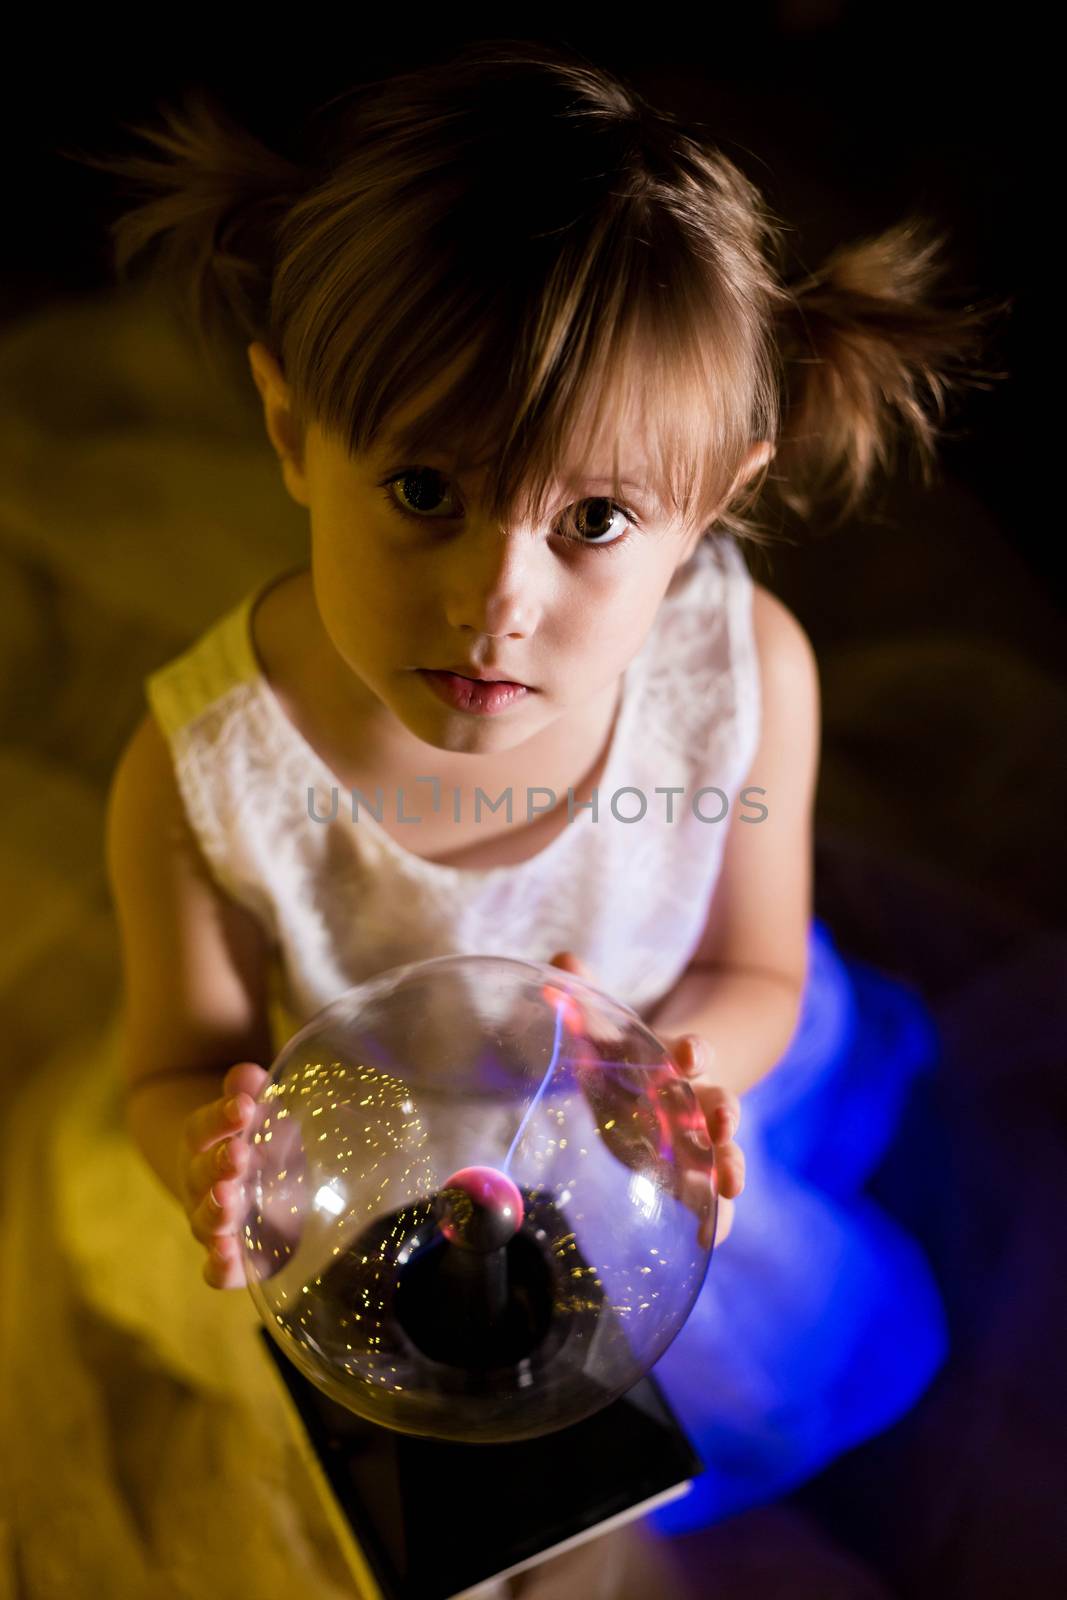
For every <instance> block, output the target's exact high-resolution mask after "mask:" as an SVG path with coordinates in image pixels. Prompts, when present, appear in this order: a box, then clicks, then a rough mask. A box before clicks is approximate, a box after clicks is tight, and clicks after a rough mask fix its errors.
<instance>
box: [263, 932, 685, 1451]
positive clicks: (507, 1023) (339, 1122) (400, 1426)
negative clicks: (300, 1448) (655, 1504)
mask: <svg viewBox="0 0 1067 1600" xmlns="http://www.w3.org/2000/svg"><path fill="white" fill-rule="evenodd" d="M249 1143H250V1145H251V1157H252V1159H251V1161H250V1163H249V1167H248V1171H247V1173H246V1175H245V1180H244V1199H245V1215H244V1222H243V1227H242V1242H243V1245H244V1252H243V1254H244V1261H245V1269H246V1275H247V1278H248V1283H249V1288H250V1290H251V1293H252V1296H253V1299H254V1300H255V1303H256V1307H257V1309H258V1311H259V1313H260V1315H261V1316H262V1318H263V1320H264V1323H265V1325H266V1327H267V1328H268V1329H269V1331H270V1333H271V1334H272V1336H273V1337H274V1339H275V1340H276V1342H277V1343H278V1345H279V1346H280V1347H281V1349H282V1350H283V1351H284V1352H285V1354H286V1355H287V1356H288V1357H289V1358H290V1360H292V1361H293V1362H294V1363H295V1365H296V1366H297V1367H298V1368H300V1370H301V1371H302V1372H303V1373H304V1374H305V1375H306V1376H307V1377H308V1378H310V1379H311V1381H312V1382H314V1383H316V1384H317V1385H318V1386H319V1388H320V1389H322V1390H324V1391H325V1392H326V1393H327V1394H329V1395H330V1396H331V1397H332V1398H333V1399H335V1400H337V1401H339V1402H340V1403H341V1404H342V1405H345V1406H347V1407H348V1408H349V1409H350V1410H351V1411H353V1412H355V1413H357V1414H358V1415H360V1416H362V1417H365V1418H367V1419H368V1420H370V1421H374V1422H378V1423H381V1424H382V1425H384V1426H386V1427H390V1428H393V1429H396V1430H398V1431H400V1432H405V1433H412V1434H422V1435H426V1436H430V1437H436V1438H442V1439H457V1440H467V1441H470V1442H479V1441H481V1442H489V1441H502V1440H507V1439H520V1438H529V1437H533V1436H535V1435H537V1434H542V1433H548V1432H551V1431H553V1430H554V1429H557V1428H562V1427H565V1426H567V1425H568V1424H570V1423H572V1422H576V1421H578V1420H580V1419H581V1418H582V1417H585V1416H588V1415H590V1414H591V1413H592V1412H594V1411H596V1410H598V1409H599V1408H600V1407H602V1406H605V1405H608V1404H609V1403H610V1402H611V1401H612V1400H614V1399H616V1398H617V1397H618V1396H619V1395H620V1394H622V1393H623V1392H624V1391H625V1390H626V1389H628V1388H629V1387H631V1385H632V1384H634V1383H635V1382H636V1381H637V1379H638V1378H639V1377H641V1375H642V1374H643V1373H644V1372H645V1371H647V1370H648V1368H649V1367H650V1366H652V1365H653V1364H654V1362H655V1361H656V1360H658V1358H659V1356H660V1355H661V1354H662V1353H663V1351H664V1350H665V1349H666V1347H667V1345H668V1344H669V1343H670V1341H671V1339H672V1338H673V1337H674V1335H675V1334H676V1333H677V1332H678V1330H679V1329H680V1328H681V1326H682V1324H683V1323H684V1321H685V1318H686V1316H687V1315H688V1313H689V1310H690V1309H691V1307H692V1305H693V1302H694V1300H695V1298H696V1296H697V1294H698V1293H699V1290H700V1287H701V1285H702V1283H703V1279H704V1274H705V1272H706V1270H707V1265H708V1260H709V1256H710V1250H711V1242H712V1239H713V1237H714V1225H715V1207H716V1175H715V1169H714V1163H713V1159H712V1150H711V1145H710V1140H709V1139H708V1137H707V1130H706V1127H705V1125H704V1120H703V1117H702V1115H701V1113H700V1110H699V1106H698V1104H697V1100H696V1096H695V1093H694V1091H693V1088H692V1086H691V1085H690V1084H689V1083H688V1082H686V1081H685V1079H684V1078H683V1077H682V1076H681V1075H680V1074H679V1072H678V1071H677V1070H676V1069H675V1067H674V1065H673V1063H672V1062H671V1061H670V1060H669V1058H668V1056H667V1054H666V1052H665V1050H664V1047H663V1045H662V1043H661V1042H660V1041H659V1040H657V1038H656V1037H655V1035H654V1034H653V1033H652V1032H651V1031H650V1030H649V1029H648V1028H647V1027H646V1026H645V1024H644V1023H643V1022H642V1021H641V1019H640V1018H639V1017H638V1016H637V1014H636V1013H635V1012H633V1011H631V1010H630V1009H629V1008H628V1007H626V1006H623V1005H620V1004H618V1003H617V1002H616V1001H614V1000H613V999H611V998H610V997H609V996H608V995H605V994H604V993H603V992H602V991H600V990H599V989H597V988H596V987H595V986H593V985H591V984H588V983H586V982H585V981H584V980H582V979H580V978H576V977H573V976H571V975H570V974H567V973H563V972H561V971H559V970H558V969H557V968H555V967H550V966H546V965H542V964H540V963H537V962H526V961H517V960H511V959H508V958H505V957H497V956H442V957H439V958H435V959H432V960H428V961H422V962H417V963H413V964H411V965H409V966H404V967H398V968H394V969H392V970H391V971H389V972H386V973H383V974H381V975H380V976H379V977H376V978H373V979H371V980H370V981H368V982H367V983H364V984H361V985H359V986H358V988H355V989H351V990H349V991H348V992H347V993H346V994H344V995H342V996H341V997H340V999H338V1000H337V1001H335V1002H334V1003H333V1004H332V1005H330V1006H328V1007H327V1008H326V1009H325V1010H324V1011H322V1012H320V1013H319V1015H318V1016H316V1017H314V1018H313V1019H312V1020H311V1022H309V1023H308V1024H307V1026H306V1027H304V1028H303V1029H301V1031H300V1032H299V1033H298V1034H297V1035H296V1036H295V1037H294V1038H293V1039H292V1040H290V1041H289V1043H288V1044H287V1045H286V1047H285V1048H284V1049H283V1050H282V1052H281V1053H280V1055H279V1056H278V1059H277V1060H276V1061H275V1063H274V1065H273V1068H272V1070H271V1073H270V1077H269V1078H268V1081H267V1083H266V1084H265V1086H264V1088H263V1091H262V1092H261V1094H260V1096H259V1100H258V1103H257V1106H256V1114H255V1118H254V1120H253V1126H252V1128H251V1130H250V1133H249Z"/></svg>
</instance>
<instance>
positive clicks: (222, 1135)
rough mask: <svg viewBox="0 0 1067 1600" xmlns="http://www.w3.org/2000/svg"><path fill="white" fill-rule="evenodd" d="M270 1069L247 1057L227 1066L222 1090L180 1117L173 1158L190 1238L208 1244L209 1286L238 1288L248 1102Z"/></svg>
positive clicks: (206, 1268)
mask: <svg viewBox="0 0 1067 1600" xmlns="http://www.w3.org/2000/svg"><path fill="white" fill-rule="evenodd" d="M268 1076H269V1074H268V1072H267V1071H266V1069H265V1068H264V1067H260V1066H257V1065H256V1064H255V1062H252V1061H241V1062H239V1063H238V1064H237V1065H236V1066H234V1067H231V1068H230V1070H229V1072H227V1074H226V1076H225V1078H224V1079H223V1080H222V1094H221V1096H220V1097H219V1098H218V1099H217V1100H212V1101H211V1102H210V1103H209V1104H208V1105H206V1106H201V1107H200V1109H199V1110H198V1111H194V1112H193V1113H192V1115H191V1116H189V1117H187V1118H186V1119H185V1122H184V1124H183V1127H182V1136H181V1154H180V1156H179V1162H178V1176H179V1182H180V1183H181V1186H182V1203H183V1205H184V1207H185V1212H186V1215H187V1216H188V1218H189V1226H190V1227H191V1228H192V1230H193V1237H194V1238H195V1239H199V1241H200V1243H201V1244H203V1245H205V1246H206V1247H207V1252H208V1253H207V1260H206V1261H205V1262H204V1281H205V1283H208V1284H210V1285H211V1287H212V1288H213V1289H243V1288H244V1287H245V1281H246V1280H245V1271H244V1267H243V1265H242V1262H241V1254H240V1246H239V1244H238V1241H237V1229H238V1228H239V1227H240V1225H241V1222H242V1220H243V1219H242V1217H241V1215H240V1214H239V1213H240V1207H241V1178H242V1177H243V1175H244V1172H245V1169H246V1167H247V1164H248V1159H249V1147H248V1143H247V1141H246V1140H245V1137H244V1135H245V1134H246V1133H247V1131H248V1128H249V1126H250V1125H251V1122H252V1107H253V1105H254V1104H255V1099H256V1096H257V1095H258V1094H259V1091H260V1089H261V1088H262V1087H263V1085H264V1083H265V1082H266V1080H267V1078H268Z"/></svg>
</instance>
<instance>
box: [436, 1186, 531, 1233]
mask: <svg viewBox="0 0 1067 1600" xmlns="http://www.w3.org/2000/svg"><path fill="white" fill-rule="evenodd" d="M436 1211H437V1219H438V1226H439V1228H440V1231H441V1233H442V1234H443V1235H444V1237H445V1238H446V1239H447V1240H448V1242H449V1244H454V1245H459V1246H460V1247H461V1248H462V1249H464V1250H476V1251H489V1250H499V1249H501V1248H502V1247H503V1246H504V1245H506V1244H507V1242H508V1240H509V1239H512V1238H514V1236H515V1234H516V1233H518V1231H519V1229H520V1228H521V1226H522V1219H523V1215H524V1207H523V1200H522V1195H521V1194H520V1193H519V1189H518V1186H517V1184H515V1183H514V1182H513V1181H512V1179H511V1178H509V1177H508V1175H507V1173H506V1172H501V1171H499V1169H498V1168H496V1167H461V1168H460V1170H459V1171H458V1172H454V1173H453V1174H452V1176H451V1177H450V1178H449V1179H448V1181H447V1182H446V1183H445V1184H444V1185H443V1187H442V1188H441V1189H440V1190H439V1191H438V1194H437V1200H436Z"/></svg>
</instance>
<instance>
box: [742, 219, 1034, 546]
mask: <svg viewBox="0 0 1067 1600" xmlns="http://www.w3.org/2000/svg"><path fill="white" fill-rule="evenodd" d="M943 243H944V240H943V238H941V237H935V236H932V235H931V234H929V233H927V231H926V229H925V227H924V225H923V224H922V223H920V222H919V221H918V220H916V219H914V218H913V219H910V220H908V221H905V222H902V223H900V224H898V225H896V226H894V227H892V228H890V229H888V230H887V231H886V232H885V233H882V234H879V235H878V236H877V237H875V238H870V239H864V240H861V241H858V242H856V243H853V244H849V245H844V246H842V247H840V248H838V249H837V250H835V251H834V252H833V253H832V254H831V255H830V257H829V258H828V260H827V261H826V263H825V265H824V266H823V267H822V268H821V270H820V271H818V272H816V273H813V274H812V275H811V276H810V277H808V278H806V279H804V280H803V281H802V282H800V283H797V284H793V285H787V286H786V292H785V295H784V298H783V299H782V301H781V302H780V306H779V310H778V315H777V332H778V347H779V353H780V357H781V363H782V373H783V408H782V431H781V435H780V440H779V445H778V450H777V454H776V457H775V461H774V468H773V470H772V472H771V474H770V477H769V480H768V481H769V484H770V485H773V488H774V490H775V491H776V492H777V495H778V498H779V499H780V500H781V501H782V502H783V503H784V505H785V506H786V507H788V508H789V510H791V511H793V512H794V513H796V514H797V515H798V516H800V517H802V518H804V519H805V520H807V519H808V518H809V517H810V516H811V514H812V512H813V510H815V509H816V508H817V509H818V510H819V512H820V515H821V513H822V510H823V506H824V504H833V503H835V502H836V503H838V505H839V516H838V517H837V518H836V519H832V520H836V521H840V520H842V519H843V518H844V517H846V516H847V515H848V514H849V513H850V512H851V511H853V510H854V509H855V507H856V506H857V504H858V503H859V501H860V500H861V498H862V497H863V495H864V493H865V491H866V490H867V489H868V488H869V486H870V485H871V482H872V480H873V479H874V477H875V474H876V472H877V471H878V470H879V469H881V470H883V471H889V470H890V469H891V468H892V466H893V465H894V455H895V453H896V451H897V448H898V447H899V445H900V444H901V443H902V442H903V443H905V444H908V443H910V444H911V445H912V446H913V447H914V449H915V450H916V451H917V453H918V456H919V459H920V463H921V467H922V473H923V479H924V482H926V483H927V484H928V483H929V482H930V477H931V469H932V465H933V461H934V449H935V443H936V440H937V438H938V437H939V435H940V434H941V433H942V424H943V423H944V421H945V417H946V399H947V395H948V393H949V392H950V391H952V390H956V389H959V388H962V387H964V386H967V387H973V388H986V389H987V388H989V387H990V385H991V380H994V379H996V378H1001V377H1004V376H1005V374H1004V373H1001V372H990V371H986V370H984V369H982V368H981V367H979V366H977V365H976V364H975V358H976V357H977V355H978V354H979V352H980V350H981V348H982V345H983V334H984V332H985V329H986V327H987V324H988V322H989V321H990V319H991V318H992V317H993V316H995V315H997V314H999V312H1001V311H1006V310H1009V309H1010V302H1007V303H1002V304H997V305H984V306H965V307H963V308H946V307H944V306H941V305H937V304H935V303H934V301H933V299H932V298H931V291H932V289H933V288H934V286H935V284H936V283H937V281H938V280H939V279H940V277H941V274H942V271H943V264H942V263H941V261H940V260H939V259H938V254H939V251H940V250H941V248H942V245H943Z"/></svg>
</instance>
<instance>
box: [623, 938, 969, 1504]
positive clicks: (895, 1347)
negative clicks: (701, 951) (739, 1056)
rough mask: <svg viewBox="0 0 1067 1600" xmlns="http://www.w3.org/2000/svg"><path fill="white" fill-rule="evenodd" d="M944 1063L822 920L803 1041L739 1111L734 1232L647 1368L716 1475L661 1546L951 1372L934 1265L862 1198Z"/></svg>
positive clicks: (924, 1031)
mask: <svg viewBox="0 0 1067 1600" xmlns="http://www.w3.org/2000/svg"><path fill="white" fill-rule="evenodd" d="M937 1050H938V1047H937V1036H936V1033H935V1031H934V1027H933V1024H932V1021H931V1019H930V1018H929V1016H928V1014H927V1012H926V1010H925V1008H924V1006H923V1005H922V1002H921V1001H920V1000H919V998H918V997H917V996H916V995H915V994H914V993H913V992H912V991H911V990H910V989H908V988H906V987H905V986H904V985H903V984H901V983H898V982H897V981H895V980H893V979H890V978H888V977H886V976H884V975H882V974H880V973H878V972H875V971H873V970H872V969H871V968H869V967H866V966H865V965H863V964H862V963H860V962H855V961H852V960H851V959H846V958H843V957H842V956H841V955H840V953H839V952H838V951H837V950H836V949H835V947H834V944H833V940H832V938H831V935H830V933H829V930H828V929H827V928H826V926H825V925H824V924H823V923H821V922H820V921H819V920H817V919H816V920H815V921H814V922H813V925H812V929H811V939H810V963H809V973H808V983H807V986H806V989H805V997H804V1004H803V1008H802V1013H801V1018H800V1021H799V1023H798V1026H797V1030H796V1033H795V1034H794V1037H793V1040H792V1042H791V1044H790V1047H789V1049H788V1051H787V1052H786V1054H785V1055H784V1056H783V1057H782V1059H781V1061H780V1062H779V1063H778V1065H777V1066H776V1067H775V1068H774V1069H773V1071H772V1072H771V1073H770V1074H768V1076H767V1077H766V1078H764V1079H763V1080H762V1082H761V1083H759V1084H757V1085H756V1087H755V1088H754V1089H752V1090H751V1091H750V1092H749V1093H748V1094H746V1095H745V1096H744V1097H743V1100H742V1118H741V1129H740V1131H739V1133H738V1136H737V1137H738V1143H739V1144H741V1146H742V1147H743V1149H744V1151H745V1159H746V1179H745V1189H744V1192H743V1193H742V1194H741V1196H740V1197H739V1198H738V1200H737V1208H736V1213H735V1218H734V1226H733V1229H732V1231H731V1233H730V1236H729V1238H728V1239H727V1240H726V1241H725V1242H724V1243H723V1245H722V1246H721V1249H720V1248H716V1250H715V1252H714V1253H713V1256H712V1260H711V1265H710V1267H709V1269H708V1275H707V1279H706V1280H705V1284H704V1288H703V1289H702V1291H701V1294H700V1296H699V1298H698V1300H697V1302H696V1305H695V1306H694V1308H693V1311H692V1313H691V1314H690V1317H689V1320H688V1321H687V1323H686V1324H685V1326H684V1327H683V1329H682V1331H681V1332H680V1333H679V1335H678V1337H677V1338H676V1339H675V1341H674V1343H673V1344H672V1345H671V1346H670V1348H669V1349H668V1350H667V1351H666V1352H665V1353H664V1355H663V1356H662V1357H661V1358H660V1360H659V1361H658V1362H657V1363H656V1365H655V1367H654V1368H653V1372H654V1375H655V1377H656V1379H657V1380H658V1382H659V1383H660V1384H661V1385H662V1387H663V1389H664V1391H665V1392H666V1394H667V1396H668V1398H669V1399H670V1401H671V1403H672V1405H673V1406H674V1407H675V1409H676V1410H677V1412H678V1414H679V1417H680V1419H681V1421H682V1422H683V1424H684V1426H685V1428H686V1430H687V1432H688V1433H689V1435H690V1437H691V1438H692V1440H693V1443H694V1444H695V1446H696V1448H697V1450H698V1452H699V1453H700V1456H701V1458H702V1459H703V1461H704V1462H705V1471H704V1472H703V1473H702V1474H701V1475H700V1477H699V1478H698V1479H697V1480H696V1482H695V1483H694V1486H693V1488H692V1490H691V1491H690V1492H689V1493H688V1494H687V1495H685V1496H684V1497H683V1498H682V1499H681V1500H678V1501H675V1502H673V1503H672V1504H670V1505H667V1506H664V1507H662V1508H660V1509H659V1510H658V1511H655V1512H653V1513H651V1514H650V1516H649V1521H651V1522H652V1523H653V1524H654V1525H655V1526H656V1527H657V1528H659V1529H660V1530H662V1531H663V1532H666V1533H682V1532H686V1531H688V1530H690V1529H693V1528H699V1527H705V1526H707V1525H708V1524H710V1523H712V1522H717V1521H720V1520H721V1519H722V1518H724V1517H727V1516H732V1515H733V1514H735V1513H736V1512H739V1511H743V1510H745V1509H747V1508H748V1507H750V1506H753V1505H757V1504H761V1503H765V1502H766V1501H768V1500H772V1499H774V1498H776V1497H777V1496H779V1495H781V1494H784V1493H786V1492H788V1491H789V1490H790V1489H792V1488H795V1487H796V1486H797V1485H798V1484H799V1483H801V1482H803V1481H804V1480H805V1479H807V1478H810V1477H812V1476H813V1475H814V1474H815V1473H816V1472H818V1471H820V1470H821V1469H822V1468H823V1467H824V1466H826V1465H827V1464H828V1463H829V1462H830V1461H832V1460H833V1459H834V1457H836V1456H838V1455H840V1454H841V1453H842V1451H844V1450H847V1449H849V1448H851V1447H852V1446H853V1445H856V1444H859V1443H860V1442H862V1441H863V1440H865V1439H868V1438H870V1437H871V1436H872V1435H874V1434H876V1433H880V1432H881V1431H882V1430H883V1429H885V1428H887V1427H888V1426H889V1425H890V1424H891V1423H893V1422H894V1421H896V1420H897V1419H898V1418H899V1417H900V1416H902V1415H903V1414H904V1413H905V1412H906V1411H907V1410H909V1409H910V1407H911V1406H912V1405H913V1404H914V1403H915V1401H916V1400H917V1399H918V1397H919V1396H920V1395H921V1394H922V1392H923V1390H924V1389H925V1388H926V1387H927V1385H928V1384H929V1382H930V1380H931V1379H932V1378H933V1376H934V1375H935V1373H936V1372H937V1371H938V1369H939V1367H940V1366H941V1365H942V1363H943V1361H944V1359H945V1356H946V1354H947V1348H948V1335H947V1325H946V1318H945V1313H944V1308H943V1306H942V1302H941V1298H940V1295H939V1293H938V1289H937V1286H936V1284H935V1282H934V1279H933V1275H932V1273H931V1270H930V1267H929V1265H928V1262H927V1259H926V1256H925V1254H924V1252H923V1250H922V1249H921V1247H920V1246H919V1245H918V1244H917V1243H916V1241H915V1240H913V1239H912V1238H911V1236H910V1235H909V1234H908V1233H906V1232H905V1231H904V1230H903V1229H902V1228H901V1226H900V1225H899V1224H898V1223H897V1222H896V1221H895V1220H894V1219H893V1218H892V1217H890V1216H889V1215H888V1213H887V1212H886V1211H885V1210H884V1209H883V1208H882V1207H881V1206H880V1205H878V1204H876V1202H875V1201H874V1200H873V1199H872V1198H871V1197H870V1196H869V1195H865V1194H864V1193H862V1192H861V1191H862V1188H863V1185H864V1183H865V1182H866V1181H867V1179H868V1178H869V1177H870V1176H871V1175H872V1173H873V1172H874V1170H875V1168H876V1167H877V1166H878V1163H879V1161H880V1160H881V1158H882V1156H883V1154H884V1153H885V1152H886V1150H887V1148H888V1146H889V1145H890V1143H891V1141H892V1138H893V1135H894V1132H895V1130H896V1128H897V1125H898V1123H899V1121H900V1118H901V1115H902V1113H903V1110H904V1106H905V1102H906V1101H907V1098H908V1095H909V1091H910V1089H911V1085H912V1081H913V1079H914V1078H915V1077H916V1075H917V1074H920V1073H923V1072H926V1071H929V1070H930V1069H931V1068H932V1067H933V1065H934V1064H935V1062H936V1059H937Z"/></svg>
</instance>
